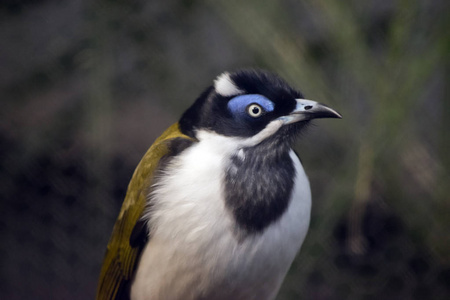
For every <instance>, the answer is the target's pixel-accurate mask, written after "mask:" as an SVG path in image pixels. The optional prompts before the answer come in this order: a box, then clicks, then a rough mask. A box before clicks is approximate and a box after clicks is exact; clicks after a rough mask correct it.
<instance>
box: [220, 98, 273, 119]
mask: <svg viewBox="0 0 450 300" xmlns="http://www.w3.org/2000/svg"><path fill="white" fill-rule="evenodd" d="M252 103H256V104H258V105H260V106H261V107H262V108H263V109H264V111H266V112H269V111H273V109H274V104H273V102H272V101H270V100H269V99H267V98H266V97H264V96H261V95H258V94H250V95H240V96H236V97H234V98H233V99H231V100H230V101H229V102H228V109H229V110H230V111H231V113H232V114H233V115H242V114H245V115H247V112H246V109H247V106H249V105H250V104H252Z"/></svg>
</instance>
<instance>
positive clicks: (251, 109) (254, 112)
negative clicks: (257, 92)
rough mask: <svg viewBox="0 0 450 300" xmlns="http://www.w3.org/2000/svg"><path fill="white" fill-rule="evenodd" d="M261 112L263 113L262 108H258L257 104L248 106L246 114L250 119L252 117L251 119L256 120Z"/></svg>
mask: <svg viewBox="0 0 450 300" xmlns="http://www.w3.org/2000/svg"><path fill="white" fill-rule="evenodd" d="M263 112H264V111H263V109H262V107H261V106H259V105H258V104H250V105H249V106H248V107H247V113H248V114H249V116H250V117H253V118H257V117H259V116H261V115H262V113H263Z"/></svg>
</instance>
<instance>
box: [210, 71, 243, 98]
mask: <svg viewBox="0 0 450 300" xmlns="http://www.w3.org/2000/svg"><path fill="white" fill-rule="evenodd" d="M214 89H215V90H216V93H218V94H220V95H222V96H224V97H230V96H236V95H239V94H243V93H244V91H243V90H241V89H239V88H238V87H237V86H236V84H235V83H234V82H233V80H232V79H231V78H230V74H229V73H228V72H225V73H222V74H221V75H219V76H218V77H217V79H216V80H214Z"/></svg>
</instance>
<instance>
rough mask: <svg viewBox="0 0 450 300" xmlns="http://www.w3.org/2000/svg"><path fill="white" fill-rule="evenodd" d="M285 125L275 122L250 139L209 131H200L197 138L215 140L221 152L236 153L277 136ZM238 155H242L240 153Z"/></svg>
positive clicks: (281, 122)
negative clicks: (274, 135)
mask: <svg viewBox="0 0 450 300" xmlns="http://www.w3.org/2000/svg"><path fill="white" fill-rule="evenodd" d="M284 124H285V123H284V122H283V121H282V120H280V119H276V120H273V121H272V122H270V123H269V124H267V126H266V127H265V128H264V129H263V130H261V131H260V132H259V133H258V134H256V135H254V136H252V137H249V138H242V137H229V136H221V135H219V134H217V133H215V132H211V131H207V130H198V131H197V133H196V136H197V138H198V139H199V140H200V141H202V140H212V139H215V140H216V144H217V147H219V148H221V152H224V153H235V152H237V151H238V150H240V149H242V148H247V147H253V146H256V145H258V144H259V143H261V142H262V141H264V140H265V139H266V138H268V137H270V136H272V135H273V134H275V133H276V132H277V131H278V130H279V129H280V128H281V127H282V126H283V125H284ZM238 155H240V154H239V153H238Z"/></svg>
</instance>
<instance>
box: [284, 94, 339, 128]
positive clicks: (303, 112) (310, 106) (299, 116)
mask: <svg viewBox="0 0 450 300" xmlns="http://www.w3.org/2000/svg"><path fill="white" fill-rule="evenodd" d="M296 101H297V105H296V107H295V109H294V110H293V111H292V112H291V113H290V114H289V115H286V116H283V117H280V118H279V119H280V120H282V121H283V122H284V124H285V125H287V124H291V123H295V122H299V121H307V120H311V119H318V118H339V119H341V118H342V116H341V114H340V113H338V112H337V111H335V110H334V109H332V108H329V107H328V106H326V105H323V104H320V103H319V102H316V101H312V100H306V99H296Z"/></svg>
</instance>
